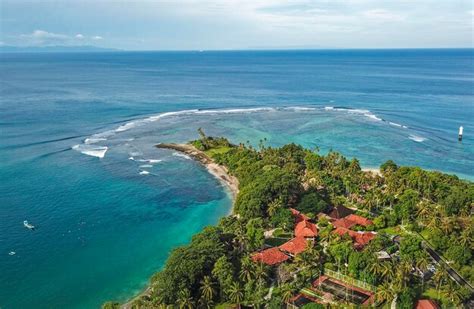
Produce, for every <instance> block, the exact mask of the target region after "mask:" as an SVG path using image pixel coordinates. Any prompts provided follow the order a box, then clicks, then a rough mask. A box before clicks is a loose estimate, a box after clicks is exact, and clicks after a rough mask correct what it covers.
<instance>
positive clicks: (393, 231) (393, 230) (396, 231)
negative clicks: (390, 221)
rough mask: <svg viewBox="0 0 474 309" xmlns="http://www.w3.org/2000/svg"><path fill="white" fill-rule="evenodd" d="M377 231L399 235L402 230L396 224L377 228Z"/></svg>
mask: <svg viewBox="0 0 474 309" xmlns="http://www.w3.org/2000/svg"><path fill="white" fill-rule="evenodd" d="M377 232H385V233H387V234H389V235H401V234H403V231H402V230H401V229H400V228H399V227H398V226H393V227H386V228H384V229H381V230H378V231H377Z"/></svg>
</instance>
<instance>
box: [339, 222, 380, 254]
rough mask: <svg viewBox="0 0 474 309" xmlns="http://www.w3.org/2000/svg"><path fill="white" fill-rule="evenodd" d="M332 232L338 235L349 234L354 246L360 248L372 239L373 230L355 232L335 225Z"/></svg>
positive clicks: (373, 235)
mask: <svg viewBox="0 0 474 309" xmlns="http://www.w3.org/2000/svg"><path fill="white" fill-rule="evenodd" d="M333 233H335V234H338V235H339V236H344V235H349V237H351V238H352V242H353V243H354V248H356V249H358V250H360V249H362V248H364V247H365V246H366V245H367V244H368V243H369V242H370V241H371V240H372V239H374V237H375V235H377V234H376V233H375V232H356V231H352V230H349V229H347V228H343V227H337V228H336V229H335V230H334V231H333Z"/></svg>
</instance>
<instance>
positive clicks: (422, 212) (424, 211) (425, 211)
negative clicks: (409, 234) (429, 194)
mask: <svg viewBox="0 0 474 309" xmlns="http://www.w3.org/2000/svg"><path fill="white" fill-rule="evenodd" d="M417 207H418V212H417V215H418V216H419V217H420V218H421V219H422V220H425V219H426V218H428V217H429V215H430V214H431V211H432V205H430V203H428V202H427V201H421V202H420V203H418V205H417Z"/></svg>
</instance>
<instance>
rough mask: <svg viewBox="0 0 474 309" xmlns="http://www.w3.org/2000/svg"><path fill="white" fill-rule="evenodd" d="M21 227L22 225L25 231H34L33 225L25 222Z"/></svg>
mask: <svg viewBox="0 0 474 309" xmlns="http://www.w3.org/2000/svg"><path fill="white" fill-rule="evenodd" d="M23 225H24V226H25V227H26V228H27V229H30V230H34V229H35V226H34V225H33V224H30V223H28V221H27V220H25V221H23Z"/></svg>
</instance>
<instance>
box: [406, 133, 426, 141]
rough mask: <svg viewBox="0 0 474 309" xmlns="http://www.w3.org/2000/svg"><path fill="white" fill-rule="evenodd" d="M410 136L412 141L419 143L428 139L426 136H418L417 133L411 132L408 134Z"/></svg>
mask: <svg viewBox="0 0 474 309" xmlns="http://www.w3.org/2000/svg"><path fill="white" fill-rule="evenodd" d="M408 138H409V139H411V140H412V141H415V142H417V143H422V142H424V141H426V137H422V136H418V135H415V134H410V135H409V136H408Z"/></svg>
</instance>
